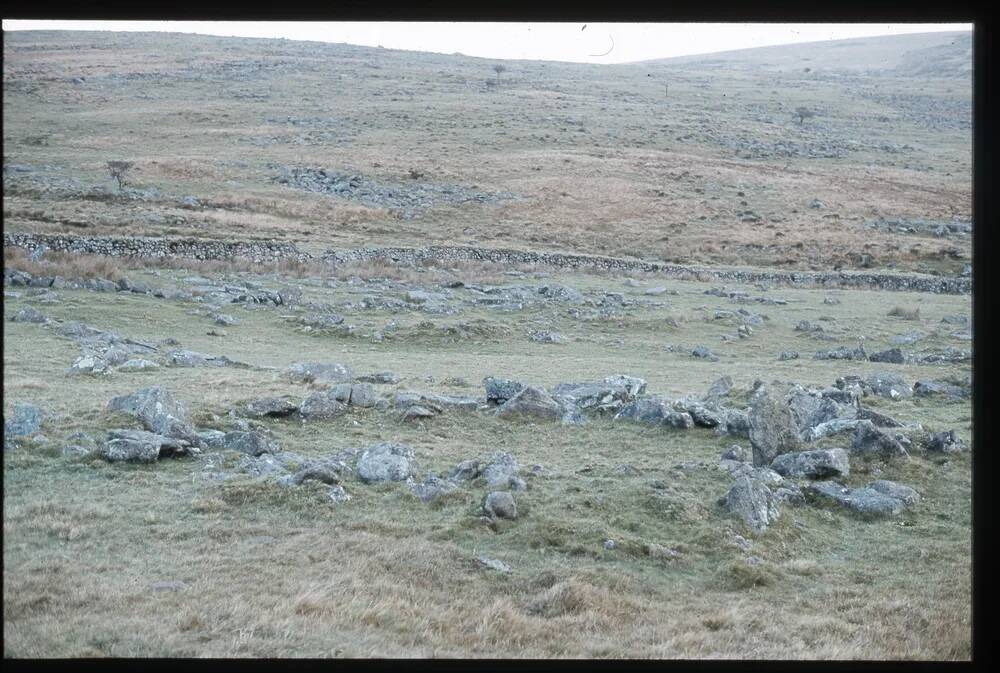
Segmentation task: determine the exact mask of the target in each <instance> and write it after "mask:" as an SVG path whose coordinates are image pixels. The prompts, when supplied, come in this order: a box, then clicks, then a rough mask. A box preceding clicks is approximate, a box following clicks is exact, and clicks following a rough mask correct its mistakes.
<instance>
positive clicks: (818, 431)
mask: <svg viewBox="0 0 1000 673" xmlns="http://www.w3.org/2000/svg"><path fill="white" fill-rule="evenodd" d="M858 423H861V419H857V418H835V419H833V420H830V421H826V422H825V423H820V424H818V425H816V426H814V427H812V428H809V429H807V430H805V431H804V432H803V433H802V440H803V441H806V442H815V441H816V440H818V439H822V438H823V437H829V436H830V435H836V434H839V433H841V432H848V431H850V432H853V431H854V430H855V429H856V428H857V427H858Z"/></svg>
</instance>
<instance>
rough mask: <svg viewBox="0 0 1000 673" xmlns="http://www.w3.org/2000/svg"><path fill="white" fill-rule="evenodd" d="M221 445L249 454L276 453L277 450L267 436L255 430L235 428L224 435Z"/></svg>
mask: <svg viewBox="0 0 1000 673" xmlns="http://www.w3.org/2000/svg"><path fill="white" fill-rule="evenodd" d="M220 445H221V447H222V448H224V449H231V450H233V451H239V452H240V453H245V454H247V455H249V456H260V455H262V454H265V453H274V451H275V447H274V446H272V444H271V442H269V441H268V439H267V437H265V436H264V435H262V434H260V433H259V432H253V431H249V432H245V431H242V430H235V431H233V432H227V433H226V434H225V435H223V436H222V439H221V440H220Z"/></svg>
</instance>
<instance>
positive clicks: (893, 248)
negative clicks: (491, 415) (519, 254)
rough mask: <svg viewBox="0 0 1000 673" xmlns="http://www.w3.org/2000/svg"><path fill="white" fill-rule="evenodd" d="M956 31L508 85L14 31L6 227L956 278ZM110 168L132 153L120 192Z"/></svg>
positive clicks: (528, 78) (252, 50)
mask: <svg viewBox="0 0 1000 673" xmlns="http://www.w3.org/2000/svg"><path fill="white" fill-rule="evenodd" d="M949 35H950V34H934V35H923V36H919V35H918V36H902V37H887V38H871V39H866V40H847V41H842V42H830V43H823V44H813V45H797V46H794V47H793V46H788V47H776V48H764V49H757V50H749V51H745V52H731V53H728V54H717V55H713V56H712V57H711V58H709V57H704V56H701V57H692V58H689V59H673V60H670V61H664V62H656V63H642V64H630V65H586V64H567V63H551V62H529V61H509V62H505V63H504V65H505V67H506V71H505V72H503V73H502V74H501V75H500V76H499V77H498V76H497V75H496V73H494V71H493V65H494V64H495V63H496V62H495V61H491V60H487V59H477V58H471V57H465V56H461V55H452V56H447V55H438V54H428V53H417V52H405V51H396V50H387V49H375V48H365V47H355V46H350V45H340V44H324V43H310V42H294V41H288V40H261V39H243V38H217V37H206V36H196V35H179V34H163V33H145V34H144V33H86V32H15V33H5V35H4V220H5V225H4V226H5V230H7V231H31V232H40V233H51V232H69V233H75V234H87V235H106V234H116V235H121V234H123V233H124V234H142V235H155V236H197V237H214V238H239V237H266V238H274V239H278V240H283V241H290V242H295V243H296V244H299V245H301V246H304V247H305V248H313V249H316V250H319V249H322V248H325V247H328V246H334V247H355V246H359V245H383V244H386V245H388V244H394V245H418V244H421V245H422V244H429V243H439V244H457V245H475V246H483V247H510V248H519V249H524V250H545V251H559V252H584V253H595V254H605V255H616V256H633V257H639V258H642V259H648V260H659V261H667V262H684V263H688V262H695V263H709V264H721V265H749V266H779V267H786V268H799V269H818V270H822V269H830V268H872V267H873V268H896V269H905V270H917V271H926V272H934V273H946V274H957V273H960V272H961V271H962V269H963V267H964V266H965V265H966V264H967V263H968V261H969V260H968V255H969V250H970V236H969V234H968V231H969V229H970V214H971V79H970V78H969V77H968V74H967V72H965V70H964V68H965V66H966V65H968V59H963V58H962V56H961V54H962V53H964V52H962V49H964V47H963V46H962V45H963V44H964V42H963V41H966V42H967V40H968V36H962V35H951V36H949ZM948 40H952V41H954V42H955V44H952V43H951V42H949V41H948ZM807 59H808V60H807ZM802 63H812V64H813V65H812V67H811V70H810V71H809V72H805V71H804V68H802V67H799V66H801V65H802ZM880 63H881V64H884V65H885V67H883V68H882V69H880V70H871V66H872V64H880ZM737 64H740V65H739V66H737ZM767 64H771V65H767ZM751 65H752V66H753V67H751ZM720 66H725V67H720ZM792 66H794V67H792ZM834 66H836V68H834ZM890 66H891V67H890ZM806 67H808V66H806ZM963 73H964V74H963ZM914 75H918V77H914ZM498 80H499V81H498ZM800 106H804V107H807V108H809V109H810V110H812V111H815V112H816V116H814V117H812V118H809V119H806V120H804V121H803V122H802V123H800V121H799V119H798V118H796V117H795V115H794V110H795V109H796V108H797V107H800ZM112 160H124V161H131V162H134V164H135V169H134V170H133V171H132V172H131V175H130V176H129V177H130V185H129V187H128V188H127V189H126V190H125V191H124V192H123V193H121V194H119V193H118V190H117V187H116V186H115V183H114V181H113V180H112V179H111V177H110V175H109V174H108V172H107V170H106V168H105V164H106V162H108V161H112Z"/></svg>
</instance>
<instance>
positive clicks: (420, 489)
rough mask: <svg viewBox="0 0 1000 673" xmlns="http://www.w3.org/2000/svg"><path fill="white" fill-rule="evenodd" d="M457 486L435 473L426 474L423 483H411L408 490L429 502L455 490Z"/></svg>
mask: <svg viewBox="0 0 1000 673" xmlns="http://www.w3.org/2000/svg"><path fill="white" fill-rule="evenodd" d="M457 488H458V486H457V485H456V484H455V483H454V482H453V481H451V480H449V479H441V478H440V477H438V476H436V475H433V474H428V475H427V477H426V478H425V479H424V481H423V483H419V484H412V485H411V486H410V491H412V492H413V495H415V496H417V497H418V498H420V499H421V500H422V501H423V502H431V501H432V500H436V499H437V498H440V497H442V496H444V495H447V494H449V493H451V492H453V491H455V490H456V489H457Z"/></svg>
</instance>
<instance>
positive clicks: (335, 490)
mask: <svg viewBox="0 0 1000 673" xmlns="http://www.w3.org/2000/svg"><path fill="white" fill-rule="evenodd" d="M326 496H327V498H329V499H330V501H331V502H333V503H334V504H337V505H339V504H341V503H345V502H347V501H348V500H350V499H351V494H350V493H348V492H347V491H346V490H345V489H344V487H343V486H342V485H340V484H335V485H334V486H331V487H330V489H329V490H328V491H327V492H326Z"/></svg>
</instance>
